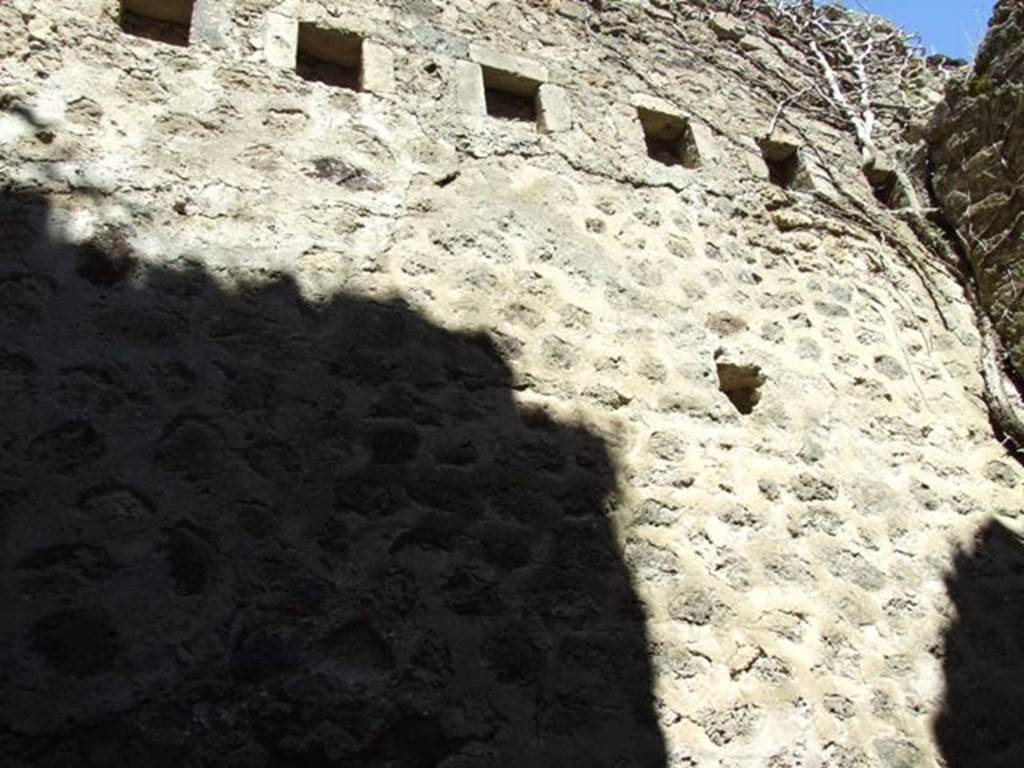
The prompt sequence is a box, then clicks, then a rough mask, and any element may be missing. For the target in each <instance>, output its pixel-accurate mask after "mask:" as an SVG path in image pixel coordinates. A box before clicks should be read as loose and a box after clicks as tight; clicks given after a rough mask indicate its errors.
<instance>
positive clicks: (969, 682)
mask: <svg viewBox="0 0 1024 768" xmlns="http://www.w3.org/2000/svg"><path fill="white" fill-rule="evenodd" d="M946 583H947V588H948V590H949V594H950V597H951V598H952V600H953V603H954V604H955V606H956V618H955V621H954V622H953V624H952V625H951V626H950V627H949V629H948V630H947V631H946V635H945V638H944V644H943V656H942V663H943V670H944V672H945V678H946V692H945V699H944V704H943V708H942V711H941V712H940V714H939V716H938V718H937V719H936V723H935V734H936V737H937V740H938V743H939V746H940V749H941V751H942V754H943V756H944V757H945V759H946V763H947V765H948V766H949V768H1019V766H1021V765H1024V540H1022V539H1021V538H1020V537H1019V536H1018V535H1016V534H1014V533H1013V532H1011V531H1010V530H1008V529H1007V528H1006V527H1005V526H1003V525H1002V524H1000V523H998V522H991V523H989V524H988V525H986V526H985V527H984V528H982V529H981V530H980V531H979V532H978V534H977V537H976V539H975V542H974V547H973V549H972V550H970V551H966V550H961V551H960V552H959V553H958V554H957V556H956V558H955V560H954V563H953V570H952V572H951V573H950V575H949V576H948V577H947V579H946Z"/></svg>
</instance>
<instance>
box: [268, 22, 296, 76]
mask: <svg viewBox="0 0 1024 768" xmlns="http://www.w3.org/2000/svg"><path fill="white" fill-rule="evenodd" d="M265 35H266V36H265V39H264V41H263V55H264V57H265V58H266V60H267V63H268V64H270V65H271V66H274V67H280V68H281V69H294V67H295V55H296V47H297V45H298V40H299V23H298V21H297V20H296V19H295V17H293V16H286V15H284V14H280V13H268V14H267V25H266V32H265Z"/></svg>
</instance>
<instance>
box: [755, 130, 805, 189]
mask: <svg viewBox="0 0 1024 768" xmlns="http://www.w3.org/2000/svg"><path fill="white" fill-rule="evenodd" d="M761 157H762V158H763V159H764V164H765V165H767V166H768V180H769V181H770V182H771V183H772V184H774V185H775V186H777V187H782V188H783V189H794V188H796V187H797V179H798V177H799V175H800V170H801V169H800V148H799V147H798V146H796V145H794V144H788V143H786V142H780V141H771V140H764V141H762V142H761Z"/></svg>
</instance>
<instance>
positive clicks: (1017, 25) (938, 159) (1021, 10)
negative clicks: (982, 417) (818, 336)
mask: <svg viewBox="0 0 1024 768" xmlns="http://www.w3.org/2000/svg"><path fill="white" fill-rule="evenodd" d="M929 143H930V145H931V153H932V163H933V176H932V178H933V183H934V188H935V192H936V194H937V196H938V199H939V201H940V203H941V205H942V207H943V209H944V211H945V213H946V215H947V216H948V218H949V220H950V222H951V223H952V224H953V226H955V227H956V229H957V230H958V232H959V233H960V236H961V238H962V239H963V241H964V242H965V244H966V247H967V256H968V259H969V260H970V263H971V267H972V268H973V270H974V274H975V277H976V280H977V285H978V292H979V298H980V299H981V302H982V304H983V305H984V308H985V309H986V311H987V312H988V314H989V316H990V317H991V318H992V322H993V323H994V324H995V327H996V330H997V331H998V333H999V335H1000V337H1001V338H1002V340H1003V342H1004V344H1005V347H1006V352H1007V355H1008V357H1009V361H1010V363H1011V364H1012V366H1013V368H1014V370H1015V372H1016V374H1017V376H1018V377H1021V376H1024V251H1022V245H1021V243H1022V239H1024V198H1022V196H1021V178H1022V177H1024V7H1022V6H1021V4H1020V3H1019V2H1014V1H1013V0H1004V1H1003V2H999V3H998V4H997V5H996V10H995V13H994V15H993V18H992V26H991V28H990V30H989V34H988V35H987V36H986V38H985V40H984V42H983V43H982V46H981V49H980V50H979V51H978V56H977V60H976V62H975V65H974V70H973V72H972V73H971V76H970V77H969V78H968V79H966V80H963V81H957V82H955V83H954V84H953V86H952V87H951V88H950V90H949V95H948V97H947V101H946V103H945V104H944V105H943V106H942V108H941V109H940V110H939V111H938V112H937V114H936V116H935V119H934V122H933V126H932V129H931V135H930V137H929Z"/></svg>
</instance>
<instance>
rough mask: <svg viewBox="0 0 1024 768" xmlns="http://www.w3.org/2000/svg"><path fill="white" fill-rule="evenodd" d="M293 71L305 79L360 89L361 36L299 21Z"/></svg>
mask: <svg viewBox="0 0 1024 768" xmlns="http://www.w3.org/2000/svg"><path fill="white" fill-rule="evenodd" d="M295 71H296V72H297V73H298V74H299V77H301V78H303V79H305V80H313V81H315V82H318V83H326V84H327V85H333V86H336V87H338V88H348V89H349V90H352V91H361V90H362V89H363V38H362V37H360V36H359V35H357V34H356V33H354V32H344V31H342V30H337V29H325V28H323V27H318V26H317V25H316V24H312V23H309V22H300V23H299V40H298V46H297V53H296V62H295Z"/></svg>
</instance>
